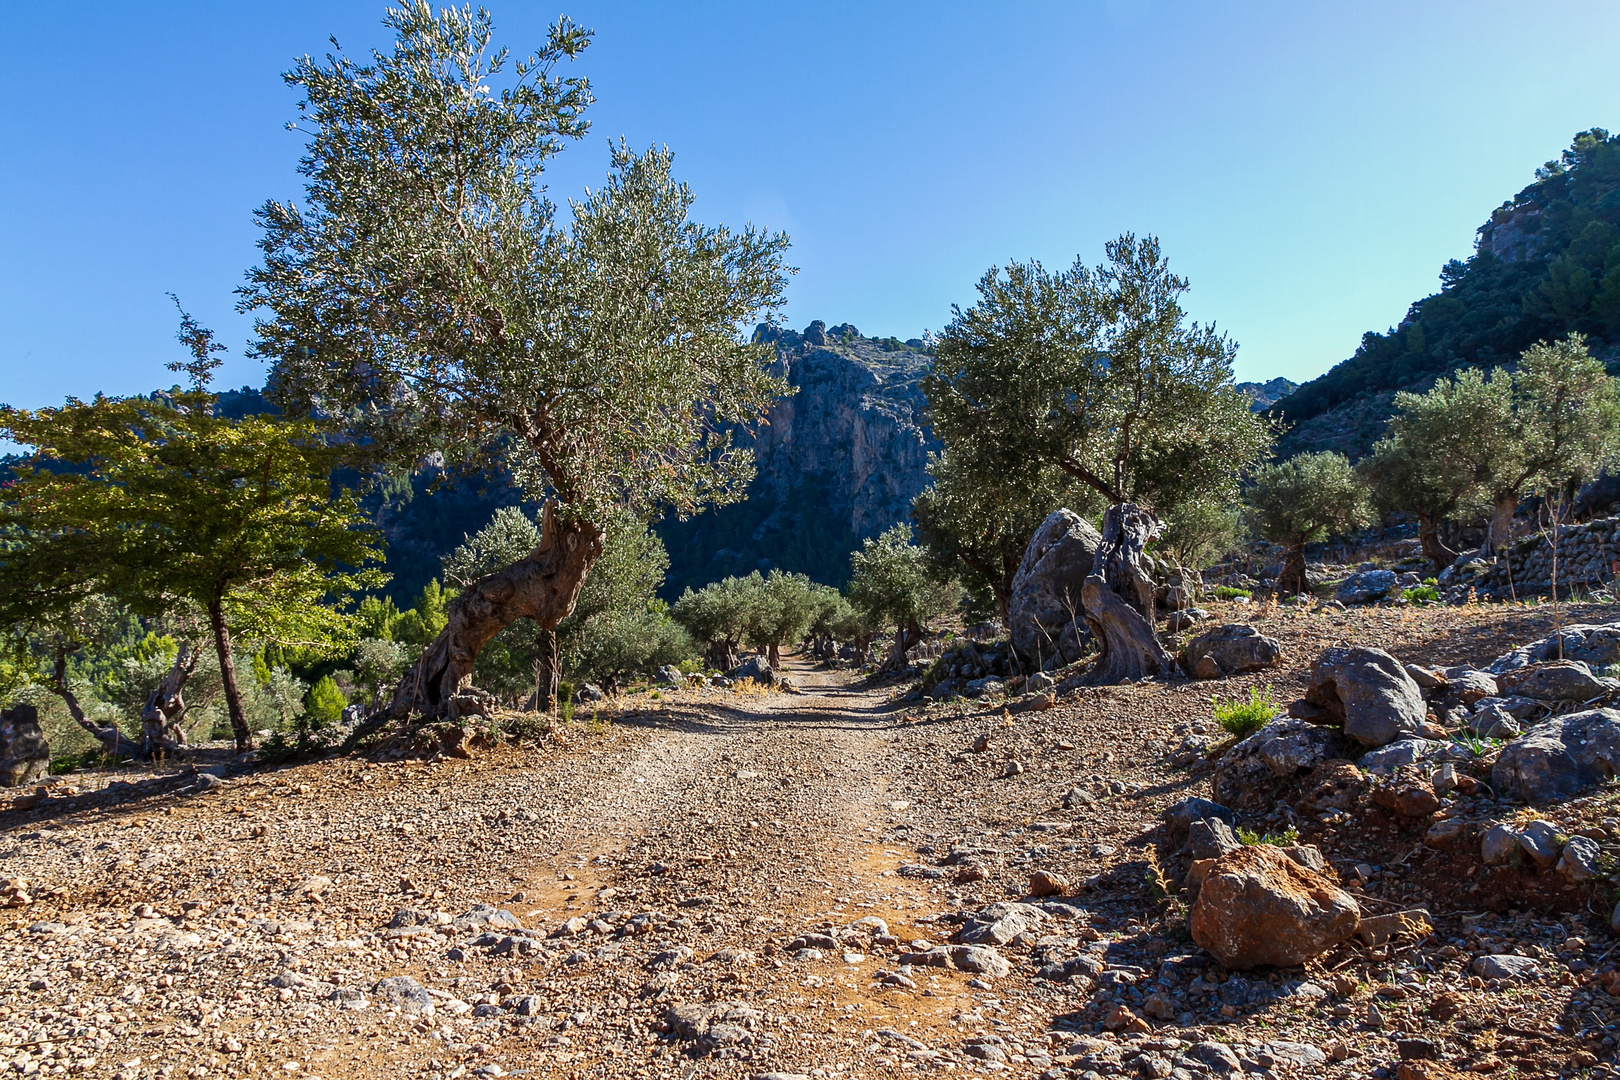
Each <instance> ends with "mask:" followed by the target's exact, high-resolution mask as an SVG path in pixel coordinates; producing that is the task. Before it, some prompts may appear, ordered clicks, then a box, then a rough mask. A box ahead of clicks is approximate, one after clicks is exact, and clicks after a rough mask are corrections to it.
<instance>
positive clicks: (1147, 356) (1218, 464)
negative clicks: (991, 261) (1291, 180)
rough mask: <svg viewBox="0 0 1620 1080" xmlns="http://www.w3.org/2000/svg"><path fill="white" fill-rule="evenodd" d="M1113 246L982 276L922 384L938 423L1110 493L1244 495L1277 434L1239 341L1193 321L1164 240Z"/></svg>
mask: <svg viewBox="0 0 1620 1080" xmlns="http://www.w3.org/2000/svg"><path fill="white" fill-rule="evenodd" d="M1106 250H1107V261H1106V262H1105V263H1103V264H1102V265H1100V266H1098V267H1096V268H1095V269H1090V268H1088V267H1086V266H1085V265H1084V264H1083V263H1081V262H1080V261H1078V260H1076V262H1075V264H1074V265H1073V266H1072V267H1071V268H1070V269H1069V270H1067V271H1065V272H1063V273H1057V274H1054V273H1050V272H1048V271H1047V270H1045V269H1044V268H1043V267H1042V266H1041V265H1040V264H1039V263H1036V262H1029V263H1012V264H1010V265H1009V266H1008V267H1007V268H1006V270H1005V271H1003V270H1000V269H997V268H992V269H991V270H990V271H989V272H988V273H986V274H985V275H984V277H983V278H981V279H980V281H979V285H978V290H979V300H978V302H977V303H976V304H974V305H973V306H972V307H970V308H968V309H966V310H963V309H961V308H956V309H953V310H954V317H953V318H952V320H951V322H950V325H948V326H947V327H946V328H945V330H944V332H943V333H942V334H941V335H940V338H939V342H938V344H937V345H936V347H935V356H936V360H935V365H934V370H933V373H932V374H931V375H930V376H929V377H928V379H927V380H925V383H924V388H925V390H926V391H927V394H928V401H929V413H930V417H931V419H932V421H933V425H934V431H935V433H936V434H937V435H938V436H939V438H940V439H941V441H943V442H944V444H945V447H946V453H947V454H950V455H958V456H959V457H960V459H961V460H962V461H963V462H973V463H977V464H979V465H980V466H983V467H984V468H985V469H987V470H988V469H994V468H1005V467H1008V466H1013V467H1016V463H1017V462H1028V463H1030V465H1031V467H1033V466H1034V465H1036V464H1039V465H1048V466H1054V467H1056V468H1058V469H1061V470H1063V471H1064V472H1065V473H1067V474H1068V475H1069V476H1071V477H1073V478H1074V479H1075V480H1076V481H1078V482H1079V483H1081V484H1084V485H1086V486H1087V487H1089V488H1090V489H1092V490H1093V491H1095V492H1097V493H1098V494H1099V495H1100V496H1102V497H1103V498H1104V499H1106V500H1107V501H1108V502H1109V503H1124V502H1144V503H1147V504H1148V505H1150V506H1153V507H1157V508H1160V509H1161V510H1162V509H1163V508H1166V507H1168V506H1171V505H1173V504H1175V503H1177V502H1179V501H1182V500H1184V499H1186V498H1188V497H1191V496H1194V495H1196V496H1198V497H1201V498H1211V497H1220V496H1222V495H1226V496H1236V494H1237V491H1238V487H1239V481H1240V479H1241V477H1242V475H1243V474H1244V472H1245V471H1246V470H1247V469H1248V468H1249V467H1250V466H1251V465H1253V464H1254V463H1255V462H1256V461H1258V460H1259V459H1260V458H1261V457H1262V456H1263V455H1264V454H1265V453H1266V452H1267V450H1268V448H1269V447H1270V444H1271V433H1270V430H1269V428H1268V427H1267V425H1266V423H1265V421H1264V420H1262V419H1261V418H1259V417H1258V416H1256V415H1255V414H1254V413H1253V412H1252V411H1251V410H1250V408H1249V399H1248V398H1247V397H1246V396H1245V395H1244V394H1243V393H1242V392H1240V391H1239V390H1237V389H1236V387H1235V386H1234V384H1233V381H1232V357H1233V355H1234V354H1235V352H1236V346H1235V345H1233V344H1232V342H1231V340H1230V339H1228V338H1227V337H1226V336H1225V335H1223V334H1219V333H1217V332H1216V330H1215V328H1214V327H1213V326H1203V325H1199V324H1197V323H1189V322H1188V321H1187V318H1186V314H1185V312H1184V311H1183V310H1182V307H1181V295H1182V294H1183V293H1184V292H1186V291H1187V287H1188V286H1187V282H1186V280H1185V279H1184V278H1180V277H1177V276H1176V275H1175V274H1173V273H1171V272H1170V268H1169V264H1168V263H1167V262H1166V261H1165V259H1164V257H1163V254H1162V253H1161V251H1160V248H1159V242H1158V241H1157V240H1156V239H1154V238H1153V237H1146V238H1143V239H1141V240H1138V239H1137V238H1136V237H1134V236H1132V235H1130V234H1129V233H1127V234H1125V235H1123V236H1121V237H1120V238H1119V239H1117V240H1114V241H1111V242H1110V243H1109V244H1108V245H1107V249H1106ZM977 476H978V478H979V479H980V480H981V482H983V483H986V484H1000V483H1002V482H1003V477H1002V476H999V475H996V474H995V473H989V472H981V473H978V474H977Z"/></svg>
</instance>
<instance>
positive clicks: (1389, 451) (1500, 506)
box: [1366, 334, 1620, 561]
mask: <svg viewBox="0 0 1620 1080" xmlns="http://www.w3.org/2000/svg"><path fill="white" fill-rule="evenodd" d="M1395 407H1396V412H1395V416H1394V417H1393V418H1392V419H1391V421H1390V429H1389V433H1388V435H1387V436H1386V437H1385V439H1384V440H1383V441H1382V442H1381V443H1380V444H1379V445H1378V446H1377V447H1376V448H1375V453H1374V454H1373V456H1372V459H1371V460H1370V461H1369V462H1368V463H1367V465H1366V469H1367V474H1368V477H1369V479H1371V480H1372V481H1373V482H1374V483H1375V486H1376V489H1377V490H1378V491H1379V492H1380V493H1381V494H1380V497H1381V498H1382V499H1383V500H1384V501H1385V502H1386V503H1388V504H1391V505H1395V506H1399V508H1400V509H1403V510H1409V511H1411V512H1413V513H1416V514H1418V515H1419V520H1420V521H1422V522H1423V525H1422V528H1423V531H1424V532H1429V531H1431V530H1433V529H1435V528H1436V526H1437V523H1438V521H1439V520H1441V519H1443V518H1444V517H1446V516H1448V515H1450V514H1452V513H1455V512H1457V511H1459V510H1466V509H1469V508H1471V507H1473V506H1474V505H1476V504H1478V503H1481V502H1483V503H1486V504H1488V505H1489V506H1490V519H1489V522H1488V527H1487V530H1486V537H1485V544H1484V550H1486V551H1495V550H1497V549H1499V548H1501V547H1502V546H1503V545H1504V544H1506V543H1507V542H1508V541H1509V540H1510V539H1511V534H1512V526H1513V514H1514V512H1515V511H1516V510H1517V509H1518V506H1519V504H1520V503H1521V502H1523V501H1524V498H1525V496H1527V495H1531V494H1542V495H1546V496H1548V497H1549V498H1552V499H1553V500H1555V501H1557V502H1559V503H1565V502H1567V501H1568V498H1569V496H1570V495H1573V493H1574V491H1575V490H1576V489H1577V488H1578V487H1579V486H1580V485H1581V484H1582V483H1584V482H1585V481H1587V480H1589V479H1591V478H1592V477H1593V476H1595V475H1596V474H1597V472H1598V471H1599V470H1601V469H1602V468H1603V467H1604V466H1606V465H1608V464H1610V463H1611V462H1613V461H1614V460H1615V457H1616V452H1617V450H1620V381H1617V380H1616V379H1614V378H1613V377H1612V376H1610V375H1609V374H1607V372H1606V371H1605V370H1604V367H1603V365H1602V363H1601V362H1599V361H1598V360H1596V359H1594V358H1593V357H1592V356H1591V354H1590V352H1589V351H1588V350H1587V347H1586V341H1585V339H1584V338H1583V337H1581V335H1579V334H1570V335H1569V336H1567V337H1565V338H1564V339H1562V340H1560V341H1557V342H1554V343H1553V344H1548V343H1546V342H1538V343H1537V344H1535V345H1533V346H1531V347H1530V348H1529V349H1527V350H1525V352H1524V354H1523V355H1522V356H1521V357H1520V358H1519V365H1518V369H1517V370H1516V371H1512V372H1510V371H1507V370H1505V369H1498V370H1495V371H1491V372H1488V373H1487V372H1483V371H1480V370H1479V369H1476V368H1465V369H1463V370H1461V371H1459V372H1457V373H1456V374H1455V375H1454V376H1451V377H1447V378H1442V379H1440V380H1439V381H1438V382H1436V383H1435V385H1434V388H1433V389H1432V390H1430V391H1429V392H1428V393H1426V394H1411V393H1401V394H1398V395H1396V399H1395ZM1425 553H1426V554H1429V555H1430V557H1431V558H1434V559H1436V560H1437V561H1440V560H1446V561H1449V560H1447V559H1446V556H1447V554H1448V551H1447V549H1442V548H1440V547H1439V546H1438V545H1437V544H1436V545H1426V546H1425Z"/></svg>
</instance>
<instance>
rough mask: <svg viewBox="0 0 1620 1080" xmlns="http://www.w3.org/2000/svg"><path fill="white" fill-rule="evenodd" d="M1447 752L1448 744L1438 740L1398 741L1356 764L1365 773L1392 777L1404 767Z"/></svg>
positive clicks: (1359, 760)
mask: <svg viewBox="0 0 1620 1080" xmlns="http://www.w3.org/2000/svg"><path fill="white" fill-rule="evenodd" d="M1445 751H1446V744H1445V743H1443V742H1440V741H1439V740H1437V739H1397V740H1395V741H1394V742H1392V743H1390V744H1389V745H1388V746H1380V747H1379V748H1378V749H1376V750H1370V751H1368V752H1367V753H1365V754H1363V755H1361V757H1360V759H1358V760H1357V762H1356V764H1357V765H1359V766H1360V767H1361V769H1362V770H1363V771H1364V772H1370V773H1373V774H1375V775H1378V776H1391V775H1393V774H1394V772H1395V770H1396V769H1399V768H1400V767H1401V766H1402V765H1413V764H1416V763H1417V762H1420V761H1429V760H1431V759H1433V758H1437V757H1439V756H1440V755H1441V754H1443V753H1445Z"/></svg>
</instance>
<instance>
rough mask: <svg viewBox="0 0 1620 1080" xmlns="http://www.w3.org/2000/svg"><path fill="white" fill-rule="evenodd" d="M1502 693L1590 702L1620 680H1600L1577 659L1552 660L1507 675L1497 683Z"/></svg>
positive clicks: (1618, 687) (1618, 683) (1538, 699)
mask: <svg viewBox="0 0 1620 1080" xmlns="http://www.w3.org/2000/svg"><path fill="white" fill-rule="evenodd" d="M1496 682H1497V685H1498V686H1500V687H1501V688H1502V690H1503V691H1504V692H1505V693H1509V694H1518V695H1520V696H1521V697H1527V698H1534V699H1535V700H1537V701H1590V700H1591V699H1592V698H1596V697H1602V696H1603V695H1604V694H1607V693H1610V692H1611V691H1614V690H1620V681H1617V680H1615V679H1602V678H1599V677H1598V676H1596V675H1593V674H1592V669H1591V668H1589V667H1587V666H1586V664H1585V663H1583V662H1582V661H1580V660H1552V661H1549V662H1547V663H1544V664H1531V665H1530V666H1528V667H1522V668H1518V669H1516V670H1513V671H1510V672H1506V673H1505V674H1503V675H1502V676H1501V677H1500V678H1498V679H1497V680H1496Z"/></svg>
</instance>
